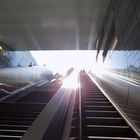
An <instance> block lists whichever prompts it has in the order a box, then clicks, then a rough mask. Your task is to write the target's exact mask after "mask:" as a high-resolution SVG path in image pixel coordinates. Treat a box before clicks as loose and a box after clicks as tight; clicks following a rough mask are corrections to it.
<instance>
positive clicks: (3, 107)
mask: <svg viewBox="0 0 140 140" xmlns="http://www.w3.org/2000/svg"><path fill="white" fill-rule="evenodd" d="M59 87H60V85H59V84H58V83H57V82H53V83H51V84H50V85H49V86H48V85H43V86H41V87H39V88H37V89H35V90H34V91H32V92H30V93H28V94H27V95H26V96H24V97H23V96H22V98H20V99H19V97H18V98H17V100H16V101H15V99H14V102H13V101H11V102H7V100H8V99H6V101H3V102H1V103H0V140H19V139H21V138H22V136H23V135H24V134H25V133H26V132H27V130H28V129H29V127H30V126H31V125H32V123H33V122H34V121H35V119H36V118H37V117H38V115H39V114H40V113H41V111H42V110H43V108H44V107H45V106H46V105H47V104H48V102H49V101H50V100H51V98H52V97H53V96H54V94H55V92H56V91H57V90H58V89H59ZM10 99H12V98H11V97H10ZM8 101H10V100H8Z"/></svg>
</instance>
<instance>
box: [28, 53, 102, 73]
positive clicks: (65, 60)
mask: <svg viewBox="0 0 140 140" xmlns="http://www.w3.org/2000/svg"><path fill="white" fill-rule="evenodd" d="M30 52H31V54H32V56H33V57H34V58H35V59H36V61H37V63H38V64H39V65H40V66H42V65H44V64H45V65H46V67H48V68H49V69H51V70H52V71H53V72H54V73H57V72H59V73H61V74H64V73H66V71H67V70H68V69H70V68H71V67H73V68H74V69H75V70H80V69H86V70H91V69H93V68H94V67H96V51H94V50H93V51H91V50H90V51H88V50H86V51H79V50H74V51H30ZM99 63H100V62H99Z"/></svg>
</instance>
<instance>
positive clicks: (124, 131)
mask: <svg viewBox="0 0 140 140" xmlns="http://www.w3.org/2000/svg"><path fill="white" fill-rule="evenodd" d="M80 85H81V86H80V90H79V96H80V97H79V102H81V103H80V104H81V106H80V107H79V108H78V109H77V110H74V113H73V119H72V120H73V121H72V125H71V133H70V137H69V140H78V139H80V140H105V139H107V140H139V138H138V136H137V135H136V133H135V132H134V131H133V129H132V128H131V127H130V126H129V125H128V124H127V123H126V121H125V120H124V118H123V117H122V116H121V115H120V114H119V113H118V111H117V110H116V108H115V107H114V106H113V105H112V104H111V103H110V101H109V100H108V99H107V97H106V96H105V95H104V94H103V93H102V92H101V90H100V89H99V88H98V87H97V86H96V85H95V84H94V83H93V81H92V80H91V79H90V77H89V76H88V75H87V74H86V73H85V72H81V73H80ZM79 113H81V114H79ZM75 118H78V121H75ZM78 123H79V124H78Z"/></svg>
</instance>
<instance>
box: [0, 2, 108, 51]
mask: <svg viewBox="0 0 140 140" xmlns="http://www.w3.org/2000/svg"><path fill="white" fill-rule="evenodd" d="M109 1H110V0H12V1H11V0H0V41H3V42H5V43H7V44H9V45H11V46H12V47H14V48H15V49H16V50H91V49H94V48H95V40H96V37H97V35H98V33H99V31H100V29H101V26H102V23H103V20H104V16H105V13H106V10H107V6H108V4H109Z"/></svg>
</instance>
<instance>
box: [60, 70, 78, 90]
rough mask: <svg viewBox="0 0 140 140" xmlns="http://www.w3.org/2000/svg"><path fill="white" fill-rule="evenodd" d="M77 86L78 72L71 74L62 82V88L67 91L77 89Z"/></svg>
mask: <svg viewBox="0 0 140 140" xmlns="http://www.w3.org/2000/svg"><path fill="white" fill-rule="evenodd" d="M78 86H79V83H78V72H75V71H74V72H72V74H71V75H70V76H68V77H66V79H64V81H63V85H62V88H68V89H77V88H78Z"/></svg>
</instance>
